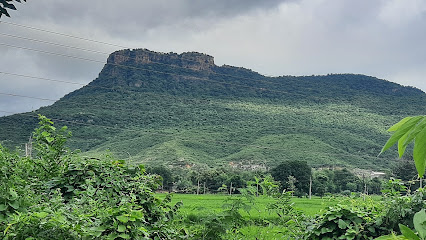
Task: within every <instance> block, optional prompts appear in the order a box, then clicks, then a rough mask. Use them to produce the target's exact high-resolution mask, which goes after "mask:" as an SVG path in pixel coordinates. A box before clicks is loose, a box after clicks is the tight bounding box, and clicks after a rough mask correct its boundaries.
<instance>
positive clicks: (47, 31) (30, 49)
mask: <svg viewBox="0 0 426 240" xmlns="http://www.w3.org/2000/svg"><path fill="white" fill-rule="evenodd" d="M0 23H5V24H9V25H13V26H18V27H24V28H27V29H32V30H37V31H42V32H46V33H51V34H56V35H60V36H65V37H70V38H75V39H79V40H84V41H90V42H94V43H100V44H104V45H109V46H115V47H120V48H127V47H125V46H120V45H118V44H111V43H107V42H102V41H97V40H92V39H87V38H83V37H78V36H73V35H69V34H63V33H58V32H54V31H49V30H46V29H41V28H35V27H30V26H25V25H22V24H15V23H10V22H4V21H0ZM1 35H3V36H8V37H14V38H18V39H23V40H28V41H34V42H39V43H44V44H50V45H55V46H60V47H67V48H72V49H76V50H81V51H87V52H92V53H98V54H105V55H107V53H103V52H100V51H92V50H89V49H84V48H79V47H73V46H69V45H64V44H57V43H52V42H47V41H42V40H37V39H30V38H25V37H20V36H16V35H11V34H1ZM0 45H3V46H7V47H13V48H18V49H23V50H29V51H35V52H39V53H44V54H51V55H56V56H61V57H68V58H73V59H78V60H84V61H90V62H97V63H105V62H104V61H98V60H93V59H89V58H84V57H78V56H72V55H67V54H61V53H54V52H49V51H44V50H39V49H32V48H26V47H19V46H14V45H11V44H5V43H0ZM189 60H190V59H188V61H189ZM152 63H155V64H163V65H168V66H172V67H180V66H176V65H171V64H164V63H159V62H152ZM106 64H110V63H106ZM111 65H114V66H119V67H130V68H133V69H139V70H145V71H150V72H156V73H161V74H169V75H173V76H181V77H185V76H183V75H179V74H174V73H167V72H161V71H155V70H151V69H144V68H138V67H132V66H126V65H120V64H111ZM181 68H184V67H181ZM184 69H187V68H184ZM0 73H2V74H8V75H15V76H18V77H26V78H33V79H38V80H46V81H53V82H61V83H67V84H75V85H81V86H84V84H81V83H75V82H69V81H61V80H54V79H49V78H42V77H34V76H28V75H23V74H14V73H6V72H0ZM216 75H221V76H227V77H233V78H240V79H246V80H253V81H258V82H260V81H259V80H258V79H251V78H244V77H238V76H233V75H228V74H220V73H217V74H216ZM191 78H192V79H199V80H205V81H210V82H215V83H221V84H226V85H233V86H238V87H246V88H253V89H256V90H262V91H272V92H279V93H286V94H289V92H287V91H278V90H272V89H267V88H257V87H252V86H247V85H242V84H233V83H227V82H222V81H214V80H211V79H207V78H200V77H191ZM262 82H263V83H269V84H277V83H272V82H269V81H262ZM99 87H100V86H99ZM103 88H104V87H103ZM0 94H2V95H7V96H15V97H26V98H32V99H38V100H46V101H56V100H52V99H47V98H37V97H30V96H24V95H18V94H8V93H0ZM290 94H293V95H303V96H306V95H304V94H297V93H294V92H292V93H290ZM0 112H5V111H0ZM56 120H57V121H61V122H68V123H75V124H80V123H77V122H73V121H66V120H59V119H56ZM85 125H89V124H85ZM90 126H95V125H90ZM98 126H99V125H98ZM102 127H105V128H111V127H108V126H102ZM112 128H114V127H112ZM135 131H139V132H140V130H135ZM215 142H217V141H215ZM222 143H223V144H230V143H229V142H222ZM243 145H244V144H243ZM244 146H252V145H244ZM258 147H259V146H258ZM260 148H264V147H260ZM264 149H267V148H264ZM268 149H270V148H268ZM276 150H282V149H276Z"/></svg>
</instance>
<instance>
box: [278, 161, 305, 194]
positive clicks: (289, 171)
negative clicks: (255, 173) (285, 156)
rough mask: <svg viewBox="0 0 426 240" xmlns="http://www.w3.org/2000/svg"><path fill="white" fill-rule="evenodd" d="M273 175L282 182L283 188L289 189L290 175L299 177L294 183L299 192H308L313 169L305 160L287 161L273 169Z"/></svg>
mask: <svg viewBox="0 0 426 240" xmlns="http://www.w3.org/2000/svg"><path fill="white" fill-rule="evenodd" d="M271 175H272V177H273V178H274V179H275V180H276V181H279V182H280V183H281V190H284V189H289V188H290V185H289V178H288V177H289V176H293V177H295V178H296V179H297V182H295V183H294V185H295V186H296V189H297V191H298V192H301V193H308V192H309V182H310V177H311V176H312V169H311V167H310V166H309V165H308V163H307V162H305V161H297V160H295V161H285V162H282V163H281V164H279V165H278V166H276V167H275V168H273V169H272V170H271Z"/></svg>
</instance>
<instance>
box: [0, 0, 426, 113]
mask: <svg viewBox="0 0 426 240" xmlns="http://www.w3.org/2000/svg"><path fill="white" fill-rule="evenodd" d="M16 6H17V8H18V11H10V14H11V16H12V18H7V17H2V18H1V19H0V20H1V21H2V22H1V23H0V86H1V87H0V116H2V115H8V114H6V113H5V112H26V111H31V110H36V109H38V108H39V107H40V106H42V105H49V104H51V103H53V101H54V100H57V99H59V98H60V97H62V96H63V95H65V94H67V93H68V92H70V91H73V90H75V89H77V88H80V87H81V86H82V85H84V84H87V83H89V82H90V81H92V80H93V79H95V78H96V77H97V75H98V73H99V72H100V71H101V69H102V67H103V63H102V62H106V58H107V56H108V53H111V52H113V51H115V50H118V49H121V48H122V47H127V48H147V49H150V50H153V51H160V52H177V53H182V52H187V51H197V52H202V53H207V54H209V55H211V56H214V58H215V62H216V64H217V65H223V64H227V65H233V66H238V67H244V68H249V69H252V70H254V71H257V72H259V73H261V74H264V75H268V76H281V75H312V74H315V75H319V74H328V73H358V74H366V75H370V76H375V77H378V78H381V79H386V80H389V81H392V82H396V83H400V84H402V85H409V86H414V87H417V88H420V89H422V90H423V91H426V80H425V79H423V76H426V57H425V56H426V1H424V0H357V1H354V0H263V1H259V0H149V1H148V0H120V1H116V0H115V1H112V0H91V1H86V0H84V1H83V0H73V1H69V0H28V1H27V2H26V3H23V4H19V3H17V4H16ZM11 23H13V24H14V25H12V24H11ZM15 24H20V25H15ZM22 26H26V27H22ZM31 28H38V29H44V30H47V31H36V30H34V29H31ZM48 31H50V32H58V33H64V34H67V35H73V36H76V37H82V38H90V39H94V40H98V41H102V42H106V43H111V44H115V45H116V46H112V45H105V44H101V43H94V42H88V41H83V40H79V39H76V38H70V37H66V36H60V35H54V34H51V33H49V32H48ZM18 37H19V38H18ZM23 38H26V39H23ZM28 39H32V40H33V41H29V40H28ZM37 41H46V42H54V43H55V44H61V45H66V46H72V47H74V48H86V49H91V50H92V51H97V53H94V52H85V51H80V50H77V49H70V48H64V47H61V46H54V45H47V44H44V43H41V42H37ZM12 45H13V46H15V47H13V46H12ZM118 46H122V47H118ZM16 47H18V48H16ZM23 48H31V49H37V50H41V51H45V52H44V53H42V52H35V51H31V50H28V49H23ZM46 52H53V53H56V54H64V55H73V56H76V57H79V58H87V59H93V60H97V61H101V62H90V61H84V60H81V59H72V58H66V57H64V56H56V55H51V54H47V53H46ZM4 73H11V74H20V75H28V76H33V77H40V78H48V79H55V80H61V81H71V82H78V83H80V84H81V85H76V84H65V83H57V82H56V83H55V82H51V81H46V80H41V79H34V78H24V77H17V76H13V75H10V74H4ZM4 94H12V95H22V96H32V97H36V98H44V99H46V100H36V99H30V98H23V97H17V96H15V97H13V96H7V95H4ZM50 100H52V101H50Z"/></svg>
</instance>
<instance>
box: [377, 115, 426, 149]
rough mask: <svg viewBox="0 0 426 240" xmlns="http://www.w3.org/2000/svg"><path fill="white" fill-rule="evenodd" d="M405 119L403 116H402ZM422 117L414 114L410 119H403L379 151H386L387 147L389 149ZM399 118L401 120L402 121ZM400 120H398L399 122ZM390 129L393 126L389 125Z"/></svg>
mask: <svg viewBox="0 0 426 240" xmlns="http://www.w3.org/2000/svg"><path fill="white" fill-rule="evenodd" d="M404 119H405V118H404ZM404 119H403V120H404ZM422 119H423V116H416V117H412V118H410V119H408V120H407V121H405V122H404V123H403V124H401V125H400V126H399V127H398V128H397V130H396V131H395V133H394V134H393V135H392V136H391V137H390V138H389V140H388V141H387V142H386V144H385V146H383V148H382V151H381V152H380V153H383V152H384V151H386V150H387V149H389V148H390V147H391V146H393V145H394V144H395V143H396V142H398V140H399V139H400V138H401V137H402V136H404V134H406V133H407V132H408V131H410V130H412V128H413V127H414V126H415V125H416V124H417V123H418V122H419V121H420V120H422ZM403 120H401V121H403ZM401 121H400V122H401ZM397 124H399V123H397ZM394 126H395V125H394ZM390 129H393V127H391V128H390Z"/></svg>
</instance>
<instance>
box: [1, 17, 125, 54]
mask: <svg viewBox="0 0 426 240" xmlns="http://www.w3.org/2000/svg"><path fill="white" fill-rule="evenodd" d="M0 23H2V24H8V25H12V26H15V27H21V28H26V29H30V30H35V31H40V32H45V33H49V34H54V35H58V36H63V37H69V38H74V39H78V40H83V41H88V42H94V43H99V44H103V45H108V46H113V47H119V48H128V47H125V46H121V45H118V44H113V43H107V42H103V41H98V40H93V39H89V38H84V37H79V36H74V35H71V34H66V33H60V32H55V31H51V30H46V29H42V28H36V27H31V26H27V25H23V24H18V23H12V22H5V21H0Z"/></svg>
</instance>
